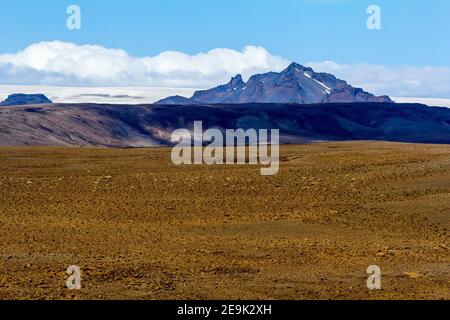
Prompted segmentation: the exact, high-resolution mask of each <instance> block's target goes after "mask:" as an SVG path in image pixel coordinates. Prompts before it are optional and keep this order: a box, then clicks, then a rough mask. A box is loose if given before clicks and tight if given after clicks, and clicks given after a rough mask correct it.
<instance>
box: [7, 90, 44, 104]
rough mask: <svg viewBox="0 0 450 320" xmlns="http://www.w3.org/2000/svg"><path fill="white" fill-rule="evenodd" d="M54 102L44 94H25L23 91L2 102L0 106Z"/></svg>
mask: <svg viewBox="0 0 450 320" xmlns="http://www.w3.org/2000/svg"><path fill="white" fill-rule="evenodd" d="M48 103H52V101H51V100H50V99H48V98H47V97H46V96H45V95H43V94H23V93H15V94H12V95H10V96H8V98H7V99H6V100H5V101H3V102H1V103H0V106H21V105H27V104H48Z"/></svg>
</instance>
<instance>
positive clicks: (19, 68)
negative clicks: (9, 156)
mask: <svg viewBox="0 0 450 320" xmlns="http://www.w3.org/2000/svg"><path fill="white" fill-rule="evenodd" d="M288 63H289V61H287V60H285V59H283V58H281V57H277V56H274V55H271V54H270V53H269V52H268V51H267V50H266V49H264V48H262V47H257V46H246V47H245V48H244V49H243V50H242V52H240V51H236V50H231V49H214V50H212V51H209V52H207V53H199V54H196V55H188V54H185V53H182V52H175V51H166V52H162V53H161V54H159V55H157V56H153V57H133V56H130V55H129V54H128V53H127V52H125V51H124V50H120V49H108V48H105V47H102V46H97V45H76V44H73V43H66V42H60V41H53V42H40V43H36V44H33V45H31V46H29V47H28V48H26V49H25V50H23V51H20V52H18V53H16V54H3V55H0V82H1V83H3V84H45V85H66V86H70V85H77V86H79V85H85V86H116V85H117V86H120V85H122V86H166V87H167V86H169V87H208V86H212V85H217V84H218V83H221V82H225V81H228V80H229V78H231V77H232V76H235V75H236V74H238V73H241V74H243V76H244V77H249V76H250V75H252V74H254V73H260V72H267V71H273V70H275V71H280V70H282V69H283V68H285V67H286V65H287V64H288Z"/></svg>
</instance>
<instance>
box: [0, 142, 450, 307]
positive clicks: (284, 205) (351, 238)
mask: <svg viewBox="0 0 450 320" xmlns="http://www.w3.org/2000/svg"><path fill="white" fill-rule="evenodd" d="M259 169H260V166H246V165H244V166H242V165H241V166H236V165H220V166H206V165H201V166H180V167H177V166H175V165H173V164H172V163H171V160H170V149H164V148H161V149H160V148H154V149H152V148H150V149H87V148H86V149H85V148H31V147H30V148H28V147H24V148H0V190H1V193H0V247H1V251H0V299H449V298H450V290H449V289H450V274H449V272H450V252H449V248H450V243H449V224H450V146H448V145H417V144H395V143H376V142H352V143H326V144H315V145H298V146H283V147H281V169H280V172H279V174H278V175H276V176H272V177H263V176H261V175H260V170H259ZM374 264H375V265H379V266H380V267H381V269H382V272H383V273H382V290H375V291H370V290H368V289H367V287H366V280H367V277H368V275H367V274H366V269H367V267H368V266H369V265H374ZM69 265H78V266H80V267H81V272H82V289H81V290H78V291H77V290H75V291H74V290H68V289H67V288H66V279H67V277H68V275H67V274H66V269H67V267H68V266H69Z"/></svg>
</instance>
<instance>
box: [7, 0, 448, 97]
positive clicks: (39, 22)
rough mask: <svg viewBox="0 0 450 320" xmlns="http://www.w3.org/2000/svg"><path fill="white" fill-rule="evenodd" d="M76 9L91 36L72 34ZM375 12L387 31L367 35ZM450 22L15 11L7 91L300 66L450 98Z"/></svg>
mask: <svg viewBox="0 0 450 320" xmlns="http://www.w3.org/2000/svg"><path fill="white" fill-rule="evenodd" d="M72 4H75V5H78V6H79V7H80V8H81V24H82V28H81V30H69V29H67V28H66V20H67V18H68V14H67V13H66V10H67V7H68V6H69V5H72ZM373 4H375V5H378V6H379V7H380V8H381V23H382V29H381V30H369V29H368V28H367V27H366V21H367V19H368V14H367V12H366V11H367V8H368V7H369V5H373ZM449 13H450V1H446V0H427V1H422V0H145V1H144V0H129V1H123V0H114V1H111V0H108V1H106V0H72V1H65V0H58V1H55V0H40V1H35V0H15V1H8V2H3V3H2V7H1V10H0V30H2V41H1V42H0V85H23V84H26V85H53V86H58V85H59V86H61V85H62V86H71V87H74V86H78V87H81V86H85V87H88V86H89V87H95V86H97V87H98V86H103V87H107V86H127V87H137V86H146V87H151V86H154V87H173V88H207V87H211V86H214V85H218V84H221V83H224V82H226V81H228V80H229V78H230V77H231V76H235V75H236V74H238V73H241V74H242V75H243V76H244V79H245V78H246V77H249V76H250V75H252V74H255V73H262V72H267V71H281V70H282V69H283V68H285V67H286V66H287V64H289V63H290V62H292V61H296V62H299V63H302V64H307V65H309V66H311V67H313V68H314V69H315V70H316V71H320V72H329V73H332V74H334V75H336V76H337V77H339V78H341V79H344V80H347V81H348V82H349V83H350V84H352V85H354V86H357V87H361V88H363V89H365V90H367V91H370V92H373V93H375V94H380V95H381V94H388V95H391V96H398V97H411V96H414V97H427V98H429V97H434V98H450V41H448V37H449V34H450V19H449ZM90 45H94V46H90ZM112 49H120V51H118V50H112Z"/></svg>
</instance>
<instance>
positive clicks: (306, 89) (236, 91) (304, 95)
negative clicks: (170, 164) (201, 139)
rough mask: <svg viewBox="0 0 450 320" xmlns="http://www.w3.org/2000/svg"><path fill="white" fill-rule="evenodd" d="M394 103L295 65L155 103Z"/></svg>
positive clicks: (324, 74) (386, 97)
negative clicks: (184, 96) (189, 96)
mask: <svg viewBox="0 0 450 320" xmlns="http://www.w3.org/2000/svg"><path fill="white" fill-rule="evenodd" d="M333 102H345V103H351V102H380V103H393V101H392V100H391V99H390V98H389V97H388V96H380V97H377V96H375V95H373V94H371V93H368V92H365V91H364V90H362V89H360V88H354V87H352V86H351V85H349V84H347V82H345V81H343V80H340V79H337V78H336V77H335V76H333V75H331V74H328V73H316V72H314V70H313V69H311V68H308V67H304V66H302V65H300V64H298V63H292V64H291V65H289V67H287V68H286V69H285V70H283V71H282V72H280V73H277V72H269V73H265V74H258V75H254V76H252V77H250V79H249V80H248V81H247V83H245V82H244V81H243V80H242V76H241V75H237V76H236V77H234V78H232V79H231V81H230V82H229V83H227V84H225V85H221V86H218V87H216V88H213V89H209V90H203V91H197V92H195V93H194V95H193V96H192V97H191V98H189V99H188V98H183V97H179V96H177V97H169V98H166V99H163V100H160V101H158V102H156V103H155V104H179V105H189V104H219V103H229V104H237V103H295V104H314V103H333Z"/></svg>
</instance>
